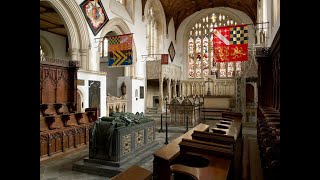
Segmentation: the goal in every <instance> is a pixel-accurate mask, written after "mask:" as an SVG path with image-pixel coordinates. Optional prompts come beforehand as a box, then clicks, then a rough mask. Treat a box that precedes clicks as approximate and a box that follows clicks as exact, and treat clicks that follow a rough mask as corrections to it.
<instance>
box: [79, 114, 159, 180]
mask: <svg viewBox="0 0 320 180" xmlns="http://www.w3.org/2000/svg"><path fill="white" fill-rule="evenodd" d="M109 115H110V117H101V118H100V119H98V120H97V121H96V122H95V124H94V125H93V127H92V129H91V131H90V140H89V142H90V143H89V157H86V158H85V159H84V160H82V161H79V162H76V163H74V164H73V170H76V171H80V172H85V173H94V174H97V175H103V176H108V177H113V176H115V175H117V174H118V173H120V172H121V171H122V170H124V169H126V168H127V167H126V166H127V165H128V164H130V163H128V162H130V161H131V160H132V161H133V160H134V161H135V162H136V161H137V162H138V161H141V160H142V159H143V158H146V157H143V156H141V155H140V154H145V152H148V150H149V149H152V148H154V147H156V146H157V145H158V143H157V141H155V129H154V128H155V121H154V120H153V119H151V118H148V117H145V116H144V114H143V113H142V112H141V113H138V112H137V113H136V114H133V113H129V112H112V113H110V114H109ZM150 153H152V152H151V151H150ZM137 159H139V160H137Z"/></svg>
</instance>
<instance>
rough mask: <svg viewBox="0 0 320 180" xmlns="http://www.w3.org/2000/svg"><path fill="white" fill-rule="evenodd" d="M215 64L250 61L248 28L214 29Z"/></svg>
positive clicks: (245, 26)
mask: <svg viewBox="0 0 320 180" xmlns="http://www.w3.org/2000/svg"><path fill="white" fill-rule="evenodd" d="M213 60H214V61H215V62H232V61H248V26H247V25H237V26H225V27H218V28H214V29H213Z"/></svg>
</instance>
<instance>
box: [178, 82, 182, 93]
mask: <svg viewBox="0 0 320 180" xmlns="http://www.w3.org/2000/svg"><path fill="white" fill-rule="evenodd" d="M178 92H179V94H178V95H179V96H181V97H182V83H181V81H179V90H178Z"/></svg>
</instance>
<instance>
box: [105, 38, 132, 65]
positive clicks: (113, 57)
mask: <svg viewBox="0 0 320 180" xmlns="http://www.w3.org/2000/svg"><path fill="white" fill-rule="evenodd" d="M132 36H133V35H132V34H123V35H118V36H109V37H107V38H108V57H109V63H108V65H109V66H111V67H117V66H126V65H132Z"/></svg>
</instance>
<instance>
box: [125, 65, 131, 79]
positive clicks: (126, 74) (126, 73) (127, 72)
mask: <svg viewBox="0 0 320 180" xmlns="http://www.w3.org/2000/svg"><path fill="white" fill-rule="evenodd" d="M129 68H130V67H127V66H125V67H124V76H125V77H128V76H129V75H130V74H129Z"/></svg>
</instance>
